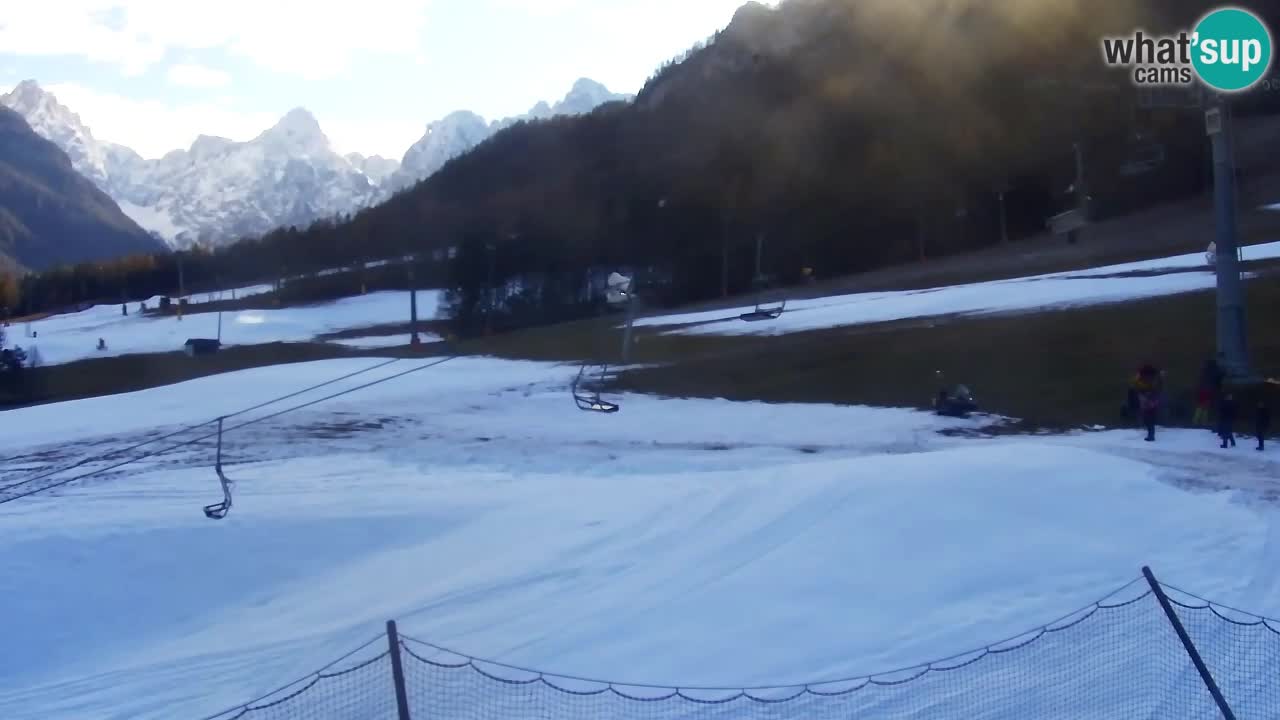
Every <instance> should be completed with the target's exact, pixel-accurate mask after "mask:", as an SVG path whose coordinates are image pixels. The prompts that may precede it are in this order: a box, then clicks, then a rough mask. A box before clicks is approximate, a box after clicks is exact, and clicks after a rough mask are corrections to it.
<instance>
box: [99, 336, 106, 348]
mask: <svg viewBox="0 0 1280 720" xmlns="http://www.w3.org/2000/svg"><path fill="white" fill-rule="evenodd" d="M98 349H99V350H106V349H107V341H106V340H103V339H102V338H98Z"/></svg>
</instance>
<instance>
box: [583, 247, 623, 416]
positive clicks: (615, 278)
mask: <svg viewBox="0 0 1280 720" xmlns="http://www.w3.org/2000/svg"><path fill="white" fill-rule="evenodd" d="M631 286H632V279H631V278H629V277H626V276H625V275H623V274H621V273H619V272H611V273H609V278H608V280H607V281H606V288H605V296H604V297H605V302H607V303H608V304H609V306H610V307H617V306H619V305H625V306H627V307H628V309H631V308H634V305H632V303H633V302H634V301H635V297H634V296H633V294H632V290H631ZM591 366H592V364H591V363H590V362H584V363H583V364H582V367H580V368H578V375H577V377H575V378H574V379H573V385H572V386H571V390H572V392H573V402H574V404H575V405H577V406H578V409H579V410H583V411H585V412H598V413H616V412H618V409H619V407H618V404H617V403H614V402H609V401H608V400H604V399H602V398H601V397H600V388H599V385H598V384H597V385H596V386H595V387H593V388H591V389H590V390H588V389H586V388H585V387H584V380H586V381H587V382H590V380H589V379H588V378H587V368H589V367H591ZM608 373H609V366H608V365H607V364H605V365H601V366H600V375H599V377H598V379H597V380H596V382H597V383H603V382H604V379H605V377H606V376H607V375H608Z"/></svg>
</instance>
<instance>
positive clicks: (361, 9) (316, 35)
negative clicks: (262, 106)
mask: <svg viewBox="0 0 1280 720" xmlns="http://www.w3.org/2000/svg"><path fill="white" fill-rule="evenodd" d="M430 2H431V0H361V1H360V2H358V3H341V4H339V3H317V2H313V1H312V0H269V1H267V2H264V1H263V0H222V1H221V2H217V3H213V2H185V1H175V0H61V1H60V2H44V3H6V7H5V9H4V14H3V19H0V48H4V50H5V51H6V52H10V53H15V54H18V55H75V56H81V57H86V58H88V59H90V60H93V61H98V62H105V63H112V64H115V65H118V66H119V67H120V68H121V70H122V71H123V72H125V73H126V74H137V73H140V72H142V71H143V70H145V69H146V68H147V67H149V66H150V65H152V64H154V63H156V62H158V61H159V60H160V59H162V58H163V57H164V55H165V53H166V52H168V51H170V50H201V49H219V48H220V49H223V50H225V51H227V52H229V53H233V54H236V55H240V56H242V57H245V58H247V59H248V60H250V61H251V62H253V63H254V64H256V65H258V66H259V67H263V68H267V69H270V70H275V71H279V72H284V73H291V74H294V75H300V76H303V77H307V78H326V77H332V76H334V75H336V74H338V73H340V72H342V71H343V70H344V69H345V68H347V67H348V66H349V64H350V61H351V59H352V57H353V56H354V55H355V54H357V53H362V52H367V53H380V54H388V55H395V56H404V57H410V58H412V57H413V56H414V55H415V54H416V53H417V52H418V51H419V49H420V45H421V42H420V39H421V34H422V29H423V27H424V26H425V23H426V15H427V6H428V5H429V3H430ZM9 6H12V7H9Z"/></svg>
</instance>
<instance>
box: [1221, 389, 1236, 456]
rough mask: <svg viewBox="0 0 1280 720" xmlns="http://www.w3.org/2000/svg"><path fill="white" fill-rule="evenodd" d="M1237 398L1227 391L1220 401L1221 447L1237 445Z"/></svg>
mask: <svg viewBox="0 0 1280 720" xmlns="http://www.w3.org/2000/svg"><path fill="white" fill-rule="evenodd" d="M1235 426H1236V399H1235V398H1234V397H1233V396H1232V395H1231V393H1227V394H1226V395H1223V396H1222V401H1221V402H1219V403H1218V437H1220V438H1222V445H1221V447H1223V448H1226V447H1228V446H1230V447H1235V446H1236V434H1235Z"/></svg>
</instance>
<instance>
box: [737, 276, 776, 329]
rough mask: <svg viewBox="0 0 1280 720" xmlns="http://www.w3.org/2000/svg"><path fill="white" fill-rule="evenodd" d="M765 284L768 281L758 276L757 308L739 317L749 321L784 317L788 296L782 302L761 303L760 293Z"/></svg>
mask: <svg viewBox="0 0 1280 720" xmlns="http://www.w3.org/2000/svg"><path fill="white" fill-rule="evenodd" d="M765 284H766V283H765V281H764V279H763V278H756V286H757V288H759V289H758V290H757V291H756V306H755V309H754V310H752V311H751V312H745V313H742V314H741V315H739V316H738V319H740V320H745V321H747V322H759V321H761V320H777V319H778V318H780V317H782V313H783V312H785V311H786V309H787V300H786V298H783V299H782V302H780V303H778V304H776V305H761V304H760V293H761V292H762V291H763V288H764V285H765Z"/></svg>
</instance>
